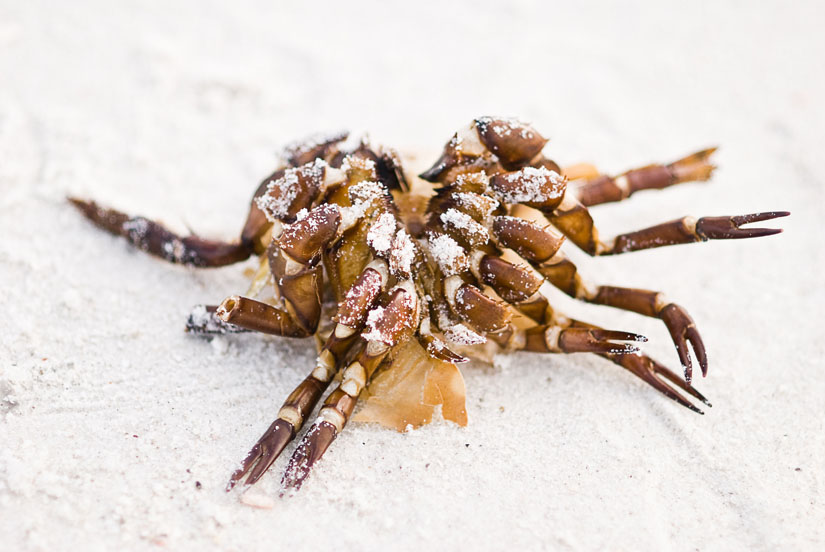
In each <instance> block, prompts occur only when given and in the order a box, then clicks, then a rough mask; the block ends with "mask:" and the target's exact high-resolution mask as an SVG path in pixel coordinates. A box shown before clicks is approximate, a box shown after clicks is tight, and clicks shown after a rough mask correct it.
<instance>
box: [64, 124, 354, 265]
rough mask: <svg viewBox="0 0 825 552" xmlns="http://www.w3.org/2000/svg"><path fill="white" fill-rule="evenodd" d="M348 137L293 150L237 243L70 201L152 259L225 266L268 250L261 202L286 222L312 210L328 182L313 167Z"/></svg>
mask: <svg viewBox="0 0 825 552" xmlns="http://www.w3.org/2000/svg"><path fill="white" fill-rule="evenodd" d="M345 138H346V134H339V135H335V136H331V137H329V138H326V139H324V140H321V141H313V142H303V143H299V144H298V145H295V146H292V147H291V148H288V149H287V151H286V152H285V153H286V158H287V162H288V163H289V167H287V168H283V169H279V170H277V171H275V172H274V173H272V174H271V175H270V176H269V177H267V178H266V179H264V181H263V182H261V184H260V185H259V186H258V189H257V190H256V191H255V194H254V195H253V197H252V201H251V203H250V207H249V214H248V215H247V218H246V222H245V223H244V228H243V231H242V232H241V236H240V240H239V241H237V242H224V241H218V240H208V239H205V238H201V237H200V236H185V237H182V236H179V235H177V234H175V233H174V232H172V231H170V230H169V229H167V228H166V227H164V226H163V225H162V224H160V223H158V222H155V221H152V220H149V219H147V218H144V217H141V216H130V215H127V214H125V213H123V212H121V211H117V210H115V209H109V208H106V207H101V206H99V205H98V204H97V203H95V202H94V201H86V200H83V199H78V198H73V197H70V198H68V199H69V201H70V202H71V203H72V204H73V205H74V206H75V207H77V209H78V210H80V212H81V213H82V214H83V215H84V216H85V217H86V218H88V219H89V220H90V221H92V222H93V223H94V224H95V225H97V226H98V227H100V228H102V229H103V230H106V231H107V232H109V233H111V234H114V235H116V236H122V237H124V238H126V239H127V240H129V241H130V242H131V243H132V244H133V245H134V246H136V247H138V248H139V249H141V250H143V251H146V252H147V253H149V254H150V255H154V256H156V257H160V258H162V259H164V260H166V261H169V262H171V263H176V264H184V265H190V266H196V267H219V266H226V265H230V264H233V263H237V262H240V261H243V260H246V259H248V258H249V256H250V255H252V254H253V253H256V254H260V253H262V252H263V251H264V250H265V249H266V246H267V243H265V242H264V236H265V235H266V233H267V231H268V230H269V228H270V227H271V226H272V223H271V222H270V221H269V220H268V219H267V215H266V213H265V205H264V206H261V205H259V204H260V203H261V200H262V199H264V200H266V201H268V203H269V204H270V205H271V204H273V203H275V204H277V205H278V206H279V207H280V209H281V211H282V212H280V213H277V215H278V216H279V218H284V217H285V218H286V219H287V220H288V219H290V218H294V216H295V214H296V213H297V212H298V211H300V210H301V209H303V208H306V207H309V206H310V205H311V203H312V200H313V199H314V198H315V194H316V193H317V192H318V189H319V188H320V186H321V183H322V182H323V179H324V171H323V168H321V169H319V168H318V166H316V165H314V164H313V163H311V162H312V161H314V160H315V159H316V158H317V157H321V158H323V157H325V156H327V155H329V154H330V152H331V151H333V150H334V148H335V145H336V144H337V143H338V142H340V141H342V140H344V139H345ZM285 184H290V186H286V185H285ZM270 216H271V214H270Z"/></svg>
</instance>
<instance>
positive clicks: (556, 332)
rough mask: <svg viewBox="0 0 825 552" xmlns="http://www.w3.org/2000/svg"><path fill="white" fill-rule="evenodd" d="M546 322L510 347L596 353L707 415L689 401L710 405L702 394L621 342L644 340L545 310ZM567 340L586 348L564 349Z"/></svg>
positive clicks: (690, 407) (675, 399)
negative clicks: (694, 400) (581, 344)
mask: <svg viewBox="0 0 825 552" xmlns="http://www.w3.org/2000/svg"><path fill="white" fill-rule="evenodd" d="M544 320H545V323H543V324H541V325H539V326H537V327H535V328H530V329H528V330H526V331H524V336H523V337H519V336H517V337H516V338H515V339H513V340H512V341H511V345H510V348H511V349H515V350H524V351H532V352H537V353H545V352H551V353H553V352H593V353H595V354H597V355H599V356H601V357H604V358H606V359H608V360H610V361H611V362H613V363H614V364H617V365H619V366H621V367H622V368H624V369H625V370H627V371H629V372H630V373H632V374H633V375H635V376H636V377H638V378H639V379H641V380H642V381H644V382H645V383H647V384H648V385H650V386H651V387H653V388H654V389H656V390H657V391H658V392H660V393H662V394H663V395H664V396H666V397H667V398H669V399H671V400H673V401H675V402H677V403H679V404H680V405H682V406H684V407H685V408H688V409H690V410H692V411H693V412H696V413H698V414H704V412H702V410H700V409H699V408H697V407H696V406H695V405H694V404H692V403H691V402H690V397H693V398H694V399H698V400H699V401H701V402H702V403H704V404H706V405H707V406H711V404H710V402H708V400H707V399H706V398H705V397H704V396H703V395H702V394H701V393H700V392H699V391H697V390H696V389H694V388H693V387H692V386H691V385H690V384H689V383H686V382H684V381H682V380H681V379H680V378H679V377H678V376H677V375H676V374H674V373H673V372H672V371H670V370H669V369H668V368H667V367H666V366H663V365H662V364H660V363H658V362H656V361H655V360H653V359H652V358H650V357H649V356H647V355H645V354H643V353H640V352H638V348H636V347H635V346H634V345H633V344H632V343H621V341H628V340H630V341H633V340H636V341H645V338H643V337H641V336H637V335H636V334H631V333H627V332H611V331H608V330H603V329H602V328H599V327H598V326H594V325H592V324H587V323H585V322H581V321H578V320H574V319H571V318H567V317H566V316H563V315H562V316H557V315H556V313H554V312H553V310H552V309H550V308H548V309H547V310H546V313H545V317H544ZM567 336H570V337H567ZM567 339H570V340H571V341H576V344H577V345H578V344H579V343H583V344H584V346H583V347H582V348H581V350H580V351H579V350H567V351H566V350H564V349H563V347H565V346H567V345H566V343H564V341H566V340H567ZM574 348H575V347H574ZM588 348H589V350H588ZM611 348H612V350H611ZM686 395H687V396H686Z"/></svg>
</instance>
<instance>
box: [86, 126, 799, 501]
mask: <svg viewBox="0 0 825 552" xmlns="http://www.w3.org/2000/svg"><path fill="white" fill-rule="evenodd" d="M346 140H347V135H346V133H341V134H337V135H333V136H328V137H324V138H317V139H310V140H307V141H303V142H300V143H296V144H295V145H293V146H290V147H288V148H287V149H286V150H285V152H284V156H283V158H284V166H283V167H282V168H279V169H278V170H277V171H275V172H274V173H273V174H271V175H270V176H269V177H267V178H266V179H264V181H263V182H262V183H261V184H260V186H258V189H257V190H256V191H255V194H254V196H253V199H252V202H251V206H250V210H249V215H248V217H247V220H246V224H245V225H244V228H243V231H242V233H241V236H240V240H239V241H237V242H223V241H213V240H207V239H204V238H201V237H198V236H194V235H191V236H187V237H180V236H178V235H176V234H174V233H173V232H171V231H169V230H168V229H166V228H165V227H164V226H162V225H161V224H159V223H157V222H153V221H151V220H148V219H145V218H143V217H131V216H129V215H126V214H124V213H121V212H119V211H115V210H113V209H107V208H103V207H99V206H98V205H97V204H95V203H94V202H92V201H85V200H81V199H76V198H70V201H71V202H72V203H73V204H74V205H75V206H76V207H78V208H79V209H80V211H81V212H82V213H83V214H84V215H85V216H86V217H88V218H89V219H90V220H92V221H93V222H94V223H95V224H97V225H98V226H100V227H102V228H103V229H105V230H107V231H109V232H111V233H113V234H116V235H120V236H123V237H125V238H127V239H128V240H129V241H130V242H131V243H133V244H134V245H136V246H137V247H139V248H140V249H142V250H144V251H146V252H148V253H150V254H153V255H155V256H158V257H161V258H163V259H165V260H167V261H170V262H173V263H181V264H187V265H192V266H196V267H218V266H225V265H228V264H232V263H236V262H240V261H243V260H246V259H248V258H249V257H250V256H252V255H256V256H258V257H259V258H260V266H259V269H258V270H257V273H256V274H255V276H254V278H253V280H252V283H251V285H250V287H249V290H248V291H247V293H246V294H245V295H244V296H231V297H229V298H227V299H225V300H224V301H223V302H222V303H221V304H220V305H218V306H198V307H196V308H195V309H194V310H193V313H192V315H191V316H190V318H189V321H188V323H187V329H188V330H189V331H191V332H197V333H205V334H208V333H231V332H240V331H257V332H263V333H268V334H273V335H279V336H288V337H309V336H313V335H314V336H315V337H316V340H317V342H318V346H319V354H318V358H317V362H316V365H315V367H314V368H313V370H312V372H311V373H310V374H309V375H308V376H307V377H306V379H304V380H303V381H302V382H301V383H300V384H299V385H298V387H296V388H295V390H294V391H293V392H292V393H291V394H290V395H289V397H288V398H287V400H286V402H285V403H284V404H283V406H282V407H281V410H280V411H279V413H278V417H277V419H276V420H275V421H274V422H273V423H272V425H271V426H270V427H269V428H268V429H267V430H266V432H265V433H264V434H263V436H262V437H261V438H260V439H259V440H258V442H257V443H256V444H255V446H254V447H253V448H252V450H251V451H250V452H249V454H248V455H247V457H246V458H245V459H244V461H243V462H242V463H241V465H240V467H239V468H238V469H237V470H236V471H235V472H234V473H233V474H232V476H231V478H230V481H229V485H228V486H227V490H229V489H231V488H232V487H233V486H234V485H235V484H236V483H237V482H238V481H240V480H241V479H243V478H244V477H246V481H245V483H246V484H247V485H251V484H253V483H255V482H256V481H257V480H258V479H259V478H260V477H261V476H262V475H263V474H264V473H265V472H266V471H267V469H268V468H269V467H270V466H271V465H272V463H273V462H274V461H275V459H276V458H277V457H278V456H279V455H280V454H281V452H282V451H283V450H284V448H285V447H286V445H287V444H288V443H289V442H290V441H291V440H292V439H293V438H294V437H295V436H296V435H297V433H298V431H299V430H300V429H301V427H302V426H303V425H304V423H305V421H306V419H307V416H309V415H310V414H311V413H312V411H313V410H314V409H315V407H316V405H317V403H318V402H319V401H320V399H321V397H322V396H323V394H324V392H325V391H326V389H327V388H328V387H329V386H330V384H331V383H333V382H335V384H336V385H335V389H334V390H333V391H332V392H331V393H330V394H329V395H328V396H327V398H326V400H325V401H324V404H323V405H322V407H321V409H320V411H319V413H318V417H317V418H316V419H315V421H314V422H313V423H312V424H311V426H310V428H309V430H308V431H307V432H306V433H305V434H304V436H303V439H302V441H301V442H300V444H299V445H298V447H297V448H296V449H295V451H294V453H293V455H292V458H291V459H290V461H289V464H288V467H287V469H286V471H285V473H284V476H283V479H282V485H283V488H284V489H289V488H299V487H300V486H301V484H302V483H303V481H304V480H305V478H306V477H307V475H308V474H309V471H310V469H311V467H312V466H313V464H314V463H315V462H317V461H318V459H319V458H321V456H322V455H323V453H324V452H325V451H326V449H327V448H328V447H329V445H330V444H331V443H332V441H333V440H334V439H335V437H336V436H337V435H338V433H340V432H341V430H342V429H343V427H344V426H345V425H346V424H347V422H348V421H349V420H350V419H351V418H352V419H355V420H364V421H378V422H380V423H382V424H384V425H386V426H389V427H393V428H396V429H398V430H404V429H405V428H407V427H409V426H413V427H417V426H420V425H421V424H425V423H428V422H429V421H430V420H431V418H432V415H433V411H434V410H435V409H436V407H440V408H441V413H442V415H443V417H444V418H446V419H448V420H452V421H454V422H456V423H458V424H460V425H465V424H466V423H467V417H466V412H465V410H464V382H463V379H462V377H461V372H460V371H459V370H458V368H457V366H456V364H458V363H461V362H464V361H466V360H467V356H468V355H469V356H472V355H474V354H476V355H481V356H488V357H489V355H490V354H492V353H494V352H499V351H532V352H536V353H576V352H587V353H594V354H597V355H600V356H602V357H604V358H606V359H608V360H610V361H612V362H614V363H615V364H617V365H619V366H621V367H623V368H625V369H626V370H628V371H630V372H631V373H632V374H634V375H635V376H637V377H638V378H640V379H642V380H643V381H644V382H646V383H647V384H649V385H650V386H652V387H653V388H654V389H656V390H657V391H659V392H660V393H662V394H663V395H665V396H666V397H668V398H670V399H672V400H674V401H676V402H678V403H679V404H681V405H682V406H685V407H687V408H689V409H691V410H693V411H695V412H698V413H701V410H699V408H697V407H696V406H695V404H694V403H696V402H701V403H704V404H706V405H708V406H710V403H708V401H707V400H706V399H705V397H703V396H702V395H701V394H700V393H699V392H698V391H697V390H696V389H694V388H693V387H692V385H691V378H692V375H693V366H694V363H693V361H692V359H691V355H690V353H689V349H688V344H690V346H691V347H692V349H693V353H694V356H695V357H696V358H695V360H696V361H697V362H698V366H699V368H700V369H701V372H702V374H703V375H705V374H706V373H707V367H708V365H707V357H706V354H705V348H704V346H703V344H702V339H701V337H700V336H699V333H698V331H697V330H696V327H695V324H694V321H693V319H692V318H691V317H690V315H689V314H688V313H687V311H685V309H684V308H682V307H681V306H679V305H677V304H675V303H671V302H669V301H668V300H666V299H665V297H664V295H663V294H661V293H659V292H656V291H648V290H643V289H629V288H622V287H615V286H602V285H596V284H593V283H590V282H589V281H588V280H587V279H586V278H585V277H584V276H582V275H581V274H579V272H578V270H577V268H576V266H575V265H574V264H573V263H572V262H571V261H570V259H569V258H567V256H565V254H564V253H563V252H562V250H561V246H562V243H563V242H564V241H565V240H569V241H571V242H573V244H574V245H575V246H577V247H579V248H580V249H582V250H583V251H585V252H587V253H588V254H590V255H594V256H596V255H616V254H620V253H627V252H630V251H637V250H641V249H650V248H653V247H661V246H665V245H675V244H683V243H690V242H697V241H707V240H711V239H737V238H752V237H759V236H768V235H771V234H775V233H778V232H780V231H781V230H779V229H771V228H742V226H743V225H746V224H749V223H753V222H759V221H765V220H769V219H774V218H777V217H782V216H786V215H788V213H787V212H776V211H775V212H766V213H757V214H751V215H743V216H723V217H702V218H699V219H694V218H692V217H684V218H681V219H678V220H674V221H671V222H666V223H663V224H659V225H656V226H652V227H650V228H645V229H643V230H637V231H635V232H629V233H625V234H621V235H618V236H616V237H613V238H610V239H604V238H601V237H600V236H599V233H598V231H597V229H596V226H595V225H594V223H593V219H592V217H591V215H590V211H589V209H588V207H590V206H593V205H599V204H602V203H608V202H614V201H621V200H624V199H626V198H628V197H629V196H630V195H632V194H633V193H635V192H638V191H640V190H646V189H662V188H666V187H668V186H672V185H674V184H678V183H681V182H689V181H702V180H707V179H708V178H709V177H710V175H711V172H712V171H713V168H714V167H713V165H711V164H710V163H709V158H710V156H711V154H712V153H713V152H714V150H715V148H711V149H706V150H703V151H699V152H697V153H694V154H692V155H689V156H687V157H685V158H683V159H680V160H678V161H675V162H673V163H670V164H666V165H660V164H654V165H648V166H645V167H642V168H639V169H634V170H630V171H627V172H625V173H623V174H621V175H618V176H607V175H603V174H600V173H599V172H598V171H597V170H596V168H595V167H593V166H592V165H587V164H580V165H574V166H570V167H565V168H561V167H560V166H559V165H557V164H556V163H555V162H553V161H551V160H550V159H548V158H547V157H545V156H544V155H543V153H542V152H543V149H544V146H545V144H546V142H547V140H546V139H544V138H543V137H542V136H541V135H540V134H539V133H538V132H537V131H536V130H534V129H533V128H532V127H531V126H529V125H527V124H525V123H522V122H519V121H517V120H512V119H503V118H494V117H480V118H478V119H476V120H475V121H473V122H472V123H471V124H470V125H469V126H468V127H465V128H463V129H462V130H461V131H459V132H457V133H456V134H455V135H454V136H453V137H452V138H451V139H450V141H449V142H448V143H447V144H446V146H445V147H444V151H443V153H442V155H441V157H440V158H439V159H438V160H437V161H436V163H435V164H434V165H433V166H432V168H430V169H429V170H427V171H426V172H424V173H422V174H421V175H420V177H417V178H416V177H413V176H412V175H408V174H406V173H405V172H404V170H403V168H402V165H401V163H400V161H399V157H398V155H397V154H396V153H395V152H394V151H393V150H389V149H384V148H379V147H374V146H372V145H371V144H369V143H368V142H366V141H361V142H360V143H358V144H356V145H354V146H348V145H347V142H346ZM549 287H556V288H558V289H560V290H561V291H563V292H564V293H566V294H568V295H570V296H571V297H574V298H576V299H579V300H582V301H586V302H589V303H596V304H600V305H607V306H611V307H615V308H619V309H623V310H629V311H633V312H636V313H639V314H641V315H644V316H649V317H653V318H658V319H660V320H662V322H664V324H665V325H666V327H667V329H668V330H669V332H670V334H671V336H672V338H673V342H674V344H675V345H676V351H677V353H678V356H679V360H680V362H681V365H682V367H683V370H684V376H685V377H684V379H682V378H680V377H679V376H678V375H677V374H675V373H674V372H672V371H671V370H669V369H668V368H666V367H665V366H663V365H662V364H660V363H658V362H656V361H655V360H653V359H652V358H650V357H649V356H647V355H644V354H642V353H640V352H639V348H638V343H639V342H642V341H645V338H644V337H642V336H640V335H637V334H635V333H629V332H625V331H616V330H606V329H602V328H599V327H598V326H594V325H592V324H589V323H586V322H582V321H579V320H575V319H572V318H569V317H567V316H565V315H564V314H562V313H560V312H559V311H557V310H555V309H554V308H552V307H551V305H550V303H549V301H548V296H549V294H548V288H549ZM359 399H360V400H361V402H362V403H363V404H362V407H361V408H360V409H359V411H358V412H357V413H356V414H355V416H354V417H353V411H354V408H355V405H356V403H357V402H358V401H359Z"/></svg>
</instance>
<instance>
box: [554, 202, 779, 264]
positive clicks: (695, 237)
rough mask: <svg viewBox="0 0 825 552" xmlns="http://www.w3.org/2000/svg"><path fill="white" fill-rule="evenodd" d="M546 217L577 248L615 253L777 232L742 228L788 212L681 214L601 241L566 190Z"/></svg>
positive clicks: (593, 252) (584, 211) (583, 210)
mask: <svg viewBox="0 0 825 552" xmlns="http://www.w3.org/2000/svg"><path fill="white" fill-rule="evenodd" d="M545 214H546V216H547V218H548V220H549V221H550V222H551V223H552V224H553V226H555V227H556V228H558V229H559V230H560V231H561V232H562V233H563V234H564V235H566V236H567V237H568V238H570V241H572V242H573V243H575V244H576V245H577V246H578V247H579V248H580V249H582V250H583V251H585V252H586V253H588V254H590V255H594V256H597V255H616V254H619V253H627V252H629V251H639V250H642V249H651V248H654V247H662V246H665V245H678V244H683V243H693V242H699V241H708V240H729V239H741V238H757V237H762V236H771V235H773V234H778V233H779V232H781V231H782V230H781V229H778V228H741V226H743V225H745V224H750V223H753V222H761V221H765V220H771V219H775V218H780V217H786V216H788V215H789V214H790V213H788V212H787V211H770V212H765V213H755V214H750V215H741V216H731V217H702V218H700V219H695V218H693V217H683V218H681V219H677V220H674V221H671V222H666V223H663V224H658V225H656V226H651V227H650V228H645V229H643V230H637V231H635V232H628V233H626V234H620V235H619V236H616V237H615V238H612V239H609V240H606V241H601V240H600V239H599V232H598V230H597V229H596V226H595V224H594V222H593V218H592V217H591V216H590V212H589V211H588V210H587V207H585V206H584V205H583V204H582V203H581V202H579V200H577V199H576V198H575V197H573V194H571V193H566V194H565V195H564V199H563V201H562V202H561V204H560V205H559V206H558V207H557V208H556V209H555V210H554V211H552V212H549V213H548V212H545Z"/></svg>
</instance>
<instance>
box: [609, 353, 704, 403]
mask: <svg viewBox="0 0 825 552" xmlns="http://www.w3.org/2000/svg"><path fill="white" fill-rule="evenodd" d="M604 356H606V357H607V358H609V359H610V360H612V361H613V362H615V363H616V364H618V365H619V366H622V367H623V368H625V369H626V370H628V371H629V372H632V373H633V374H634V375H635V376H636V377H638V378H639V379H641V380H643V381H644V382H645V383H647V384H648V385H650V386H651V387H653V388H654V389H655V390H656V391H658V392H660V393H661V394H662V395H664V396H665V397H667V398H669V399H671V400H673V401H675V402H677V403H679V404H681V405H682V406H684V407H685V408H688V409H690V410H692V411H693V412H696V413H697V414H704V412H703V411H702V410H700V409H699V408H697V407H696V406H695V405H693V404H692V403H691V402H689V401H688V399H687V398H686V397H685V396H684V395H683V393H686V394H688V395H690V396H691V397H693V398H695V399H698V400H699V401H701V402H702V403H704V404H705V405H707V406H713V405H711V404H710V402H709V401H708V400H707V399H706V398H705V396H704V395H702V394H701V393H700V392H699V391H697V390H696V389H694V388H693V387H692V386H691V385H690V384H688V383H686V382H684V381H682V379H681V378H680V377H679V376H678V375H676V374H675V373H674V372H672V371H671V370H669V369H668V368H667V367H665V366H663V365H661V364H659V363H658V362H656V361H655V360H653V359H652V358H650V357H649V356H647V355H644V354H638V355H604ZM680 391H682V393H680Z"/></svg>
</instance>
